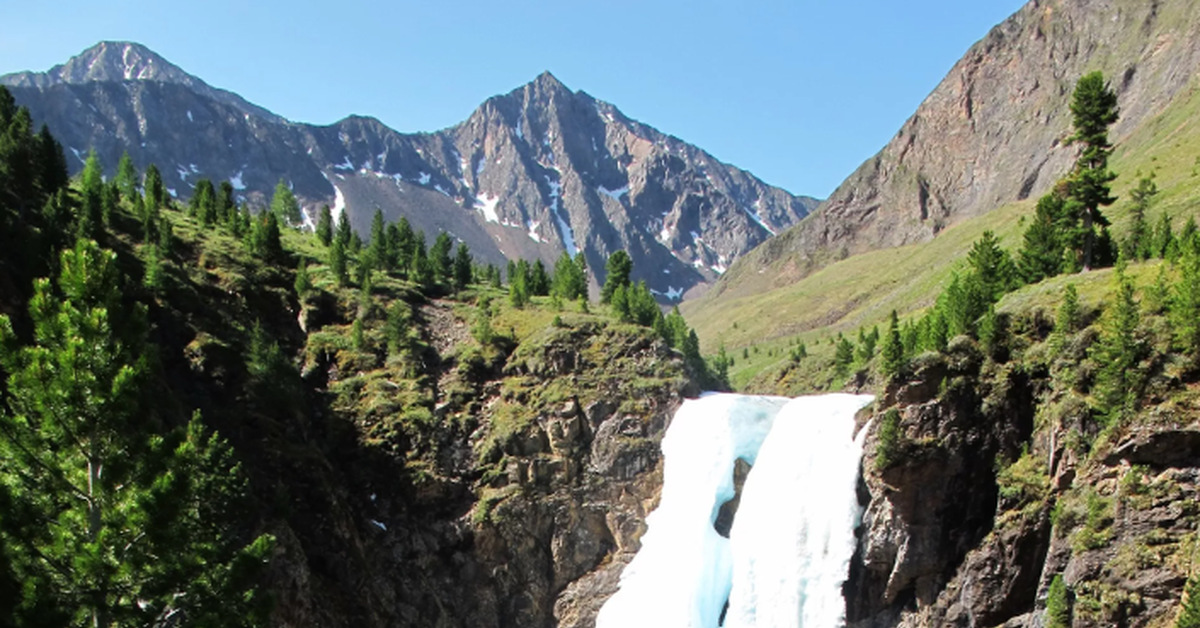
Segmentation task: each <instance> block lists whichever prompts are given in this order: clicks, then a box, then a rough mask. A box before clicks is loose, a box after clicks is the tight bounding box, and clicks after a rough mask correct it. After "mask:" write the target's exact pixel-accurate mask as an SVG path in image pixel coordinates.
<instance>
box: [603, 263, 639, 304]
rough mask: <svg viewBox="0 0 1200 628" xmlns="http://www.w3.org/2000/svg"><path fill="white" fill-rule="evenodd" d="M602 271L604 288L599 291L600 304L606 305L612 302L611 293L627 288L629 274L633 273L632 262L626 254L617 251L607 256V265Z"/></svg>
mask: <svg viewBox="0 0 1200 628" xmlns="http://www.w3.org/2000/svg"><path fill="white" fill-rule="evenodd" d="M604 270H605V277H604V286H603V287H602V288H601V289H600V302H601V303H608V302H610V301H611V300H612V296H613V292H614V291H615V290H616V289H617V288H619V287H622V286H629V274H630V273H631V272H632V271H633V260H631V259H630V258H629V254H628V253H626V252H625V251H620V250H618V251H616V252H614V253H613V254H612V255H609V256H608V263H607V264H605V265H604Z"/></svg>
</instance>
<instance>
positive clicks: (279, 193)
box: [271, 179, 304, 225]
mask: <svg viewBox="0 0 1200 628" xmlns="http://www.w3.org/2000/svg"><path fill="white" fill-rule="evenodd" d="M271 213H272V214H274V215H275V217H276V218H277V219H279V220H282V221H284V223H285V224H288V225H298V224H300V222H301V221H302V220H303V219H304V217H303V216H302V215H301V214H300V203H299V202H297V201H296V195H295V194H293V193H292V188H291V186H289V185H288V184H287V183H284V181H283V179H280V180H279V183H276V184H275V193H274V194H273V195H272V196H271Z"/></svg>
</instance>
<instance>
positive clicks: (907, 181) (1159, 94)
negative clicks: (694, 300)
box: [711, 0, 1200, 297]
mask: <svg viewBox="0 0 1200 628" xmlns="http://www.w3.org/2000/svg"><path fill="white" fill-rule="evenodd" d="M1198 35H1200V11H1197V8H1196V6H1195V3H1193V2H1190V1H1189V0H1155V1H1153V2H1145V1H1142V0H1033V1H1032V2H1030V3H1029V4H1027V5H1025V6H1024V7H1023V8H1022V9H1021V10H1020V11H1018V12H1017V13H1015V14H1014V15H1013V16H1011V17H1010V18H1008V19H1007V20H1005V21H1004V22H1003V23H1001V24H999V25H997V26H996V27H995V28H993V29H992V31H991V32H990V33H988V35H987V36H986V37H984V38H983V39H982V40H980V41H979V42H978V43H976V44H975V45H974V46H972V47H971V49H970V50H968V51H967V53H966V54H965V55H964V56H963V58H962V59H960V60H959V61H958V63H956V64H955V66H954V67H953V68H952V69H951V70H950V72H949V73H948V74H947V75H946V77H945V78H944V79H943V80H942V82H941V83H940V84H939V85H938V86H937V88H935V89H934V91H933V92H932V93H931V94H930V95H929V96H928V97H927V98H926V99H925V101H924V102H923V103H922V104H921V106H920V107H918V109H917V111H916V112H915V113H914V114H913V115H912V117H911V118H909V119H908V121H907V122H905V123H904V125H903V126H902V127H901V129H900V130H899V132H897V133H896V135H895V137H893V138H892V140H891V141H890V142H888V144H887V145H886V146H885V147H884V148H883V149H882V150H881V151H880V152H879V153H877V154H876V155H875V156H874V157H872V158H871V159H869V160H867V161H866V162H864V163H863V164H862V165H861V166H860V167H859V168H858V169H857V170H856V171H855V172H854V173H853V174H851V175H850V176H849V177H847V179H846V180H845V181H844V182H843V183H842V184H841V185H840V186H839V187H838V189H837V190H836V191H834V193H833V194H832V195H831V196H830V198H829V199H828V200H826V201H825V202H823V203H822V204H821V205H820V206H819V207H818V208H817V210H816V211H814V212H813V213H812V214H810V215H809V216H808V217H807V218H806V219H805V220H803V221H801V222H800V224H798V225H797V226H795V227H793V228H791V229H789V230H787V231H785V232H783V233H782V234H780V235H779V236H778V237H776V238H772V239H771V240H769V241H767V242H765V243H764V244H763V245H761V246H759V247H758V248H756V249H755V250H753V251H751V252H750V253H748V254H747V255H746V256H744V257H743V258H742V259H741V260H739V262H738V264H736V265H735V266H734V267H733V268H731V270H730V272H729V273H728V274H727V276H726V277H725V278H724V279H723V280H722V281H720V282H718V283H717V284H716V285H715V286H714V287H713V289H712V291H711V292H712V293H713V294H721V293H725V292H727V293H728V296H729V297H735V296H739V295H745V294H751V293H753V292H755V291H761V290H763V289H764V288H766V289H769V288H771V287H778V286H782V285H787V284H790V283H792V282H795V281H797V280H798V279H800V278H802V277H804V276H806V275H808V274H809V273H811V272H813V271H815V270H817V269H819V268H821V267H822V266H824V265H825V264H827V263H829V262H830V261H831V260H836V259H841V258H843V257H845V256H846V255H850V254H854V253H859V252H863V251H868V250H875V249H880V248H888V247H895V246H900V245H904V244H911V243H915V242H923V241H927V240H929V239H931V238H932V237H934V236H935V235H936V234H937V233H938V232H939V231H940V230H941V229H943V228H945V227H946V226H948V225H951V224H954V223H956V222H958V221H961V220H964V219H967V218H971V217H974V216H978V215H980V214H983V213H986V212H988V211H991V210H993V209H995V208H997V207H999V206H1001V205H1003V204H1005V203H1009V202H1012V201H1016V200H1020V199H1024V198H1028V197H1034V196H1038V195H1040V194H1042V193H1044V192H1045V191H1047V190H1049V189H1050V188H1051V187H1052V186H1053V185H1054V183H1055V182H1056V181H1057V180H1058V179H1059V178H1060V177H1062V176H1063V175H1065V174H1066V173H1067V172H1068V170H1069V169H1070V166H1071V164H1072V163H1073V160H1074V158H1075V154H1076V149H1075V148H1074V147H1072V146H1069V145H1067V144H1065V141H1066V139H1067V138H1068V137H1069V135H1070V129H1071V113H1070V109H1069V107H1068V103H1069V101H1070V97H1071V93H1072V91H1073V89H1074V86H1075V82H1076V81H1077V80H1078V79H1079V77H1080V76H1082V75H1084V74H1086V73H1087V72H1090V71H1093V70H1101V71H1103V72H1104V75H1105V77H1106V78H1108V80H1109V81H1110V82H1111V84H1112V87H1113V88H1114V89H1115V90H1116V92H1117V94H1118V98H1119V107H1120V112H1121V117H1120V120H1119V121H1118V122H1117V123H1116V125H1114V127H1113V129H1112V133H1111V137H1112V139H1113V141H1114V142H1115V143H1117V144H1118V145H1119V144H1120V143H1121V141H1122V139H1123V138H1125V137H1127V136H1128V135H1129V134H1130V133H1131V132H1132V131H1133V130H1134V129H1136V128H1138V126H1139V125H1141V124H1142V123H1144V122H1146V121H1148V120H1150V119H1151V118H1153V116H1154V115H1155V114H1157V113H1159V112H1161V111H1162V110H1163V109H1164V108H1165V107H1166V106H1167V105H1168V104H1169V103H1170V102H1171V101H1172V99H1173V98H1175V96H1176V95H1178V94H1180V93H1181V92H1183V91H1184V90H1186V89H1187V88H1188V85H1189V84H1190V83H1191V81H1192V79H1193V77H1194V76H1195V75H1196V72H1197V70H1198V69H1200V48H1197V47H1196V46H1195V45H1194V43H1193V42H1195V41H1196V39H1197V36H1198ZM759 273H771V276H773V277H774V279H773V283H772V284H771V285H770V286H763V285H761V282H758V283H754V282H746V281H743V279H744V278H747V277H754V276H756V275H757V274H759Z"/></svg>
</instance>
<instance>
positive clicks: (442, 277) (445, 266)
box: [429, 231, 454, 287]
mask: <svg viewBox="0 0 1200 628" xmlns="http://www.w3.org/2000/svg"><path fill="white" fill-rule="evenodd" d="M453 250H454V241H453V240H451V239H450V234H448V233H446V232H445V231H443V232H441V233H439V234H437V237H436V238H434V240H433V246H432V247H430V248H429V261H430V263H431V264H432V265H433V273H434V275H435V276H436V278H437V279H436V281H437V283H438V285H441V286H447V287H449V286H453V285H454V260H453V258H452V257H451V251H453Z"/></svg>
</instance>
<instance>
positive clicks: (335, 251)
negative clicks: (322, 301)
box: [329, 239, 350, 287]
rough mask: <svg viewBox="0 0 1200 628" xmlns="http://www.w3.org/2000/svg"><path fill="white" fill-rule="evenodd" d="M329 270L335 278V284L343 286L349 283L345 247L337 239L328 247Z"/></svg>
mask: <svg viewBox="0 0 1200 628" xmlns="http://www.w3.org/2000/svg"><path fill="white" fill-rule="evenodd" d="M329 270H330V272H332V273H333V278H334V279H335V280H337V285H339V286H342V287H345V286H346V285H347V284H349V283H350V274H349V272H347V269H346V249H345V248H344V247H343V245H342V241H341V240H339V239H334V241H333V246H331V247H329Z"/></svg>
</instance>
